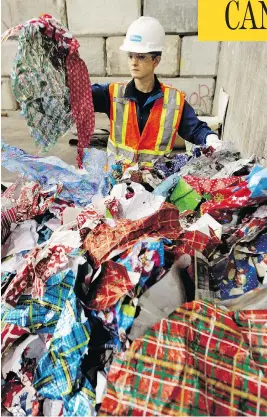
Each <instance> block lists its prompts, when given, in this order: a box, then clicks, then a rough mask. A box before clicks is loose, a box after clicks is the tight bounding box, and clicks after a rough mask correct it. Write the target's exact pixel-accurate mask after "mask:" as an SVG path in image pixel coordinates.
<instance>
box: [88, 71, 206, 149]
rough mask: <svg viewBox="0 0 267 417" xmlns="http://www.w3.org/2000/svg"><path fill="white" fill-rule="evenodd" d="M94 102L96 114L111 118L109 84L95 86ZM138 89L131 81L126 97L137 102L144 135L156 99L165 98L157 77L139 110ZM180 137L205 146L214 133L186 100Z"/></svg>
mask: <svg viewBox="0 0 267 417" xmlns="http://www.w3.org/2000/svg"><path fill="white" fill-rule="evenodd" d="M92 90H93V102H94V110H95V112H100V113H106V114H107V116H108V117H109V116H110V96H109V84H93V86H92ZM136 95H137V94H136V87H135V83H134V80H132V81H130V82H129V83H128V84H127V86H126V90H125V97H127V98H129V99H130V100H133V101H135V102H136V113H137V118H138V125H139V130H140V133H142V131H143V129H144V126H145V124H146V121H147V119H148V117H149V113H150V111H151V109H152V107H153V104H154V102H155V100H156V99H158V98H160V97H163V93H162V90H161V88H160V83H159V80H158V79H157V77H156V76H155V84H154V88H153V90H152V91H151V94H150V95H149V97H148V99H147V100H146V102H145V104H144V105H143V107H142V108H139V106H138V103H137V99H136ZM178 133H179V135H180V136H181V137H182V138H183V139H185V140H187V141H189V142H191V143H194V144H196V145H204V144H205V143H206V137H207V136H208V135H209V134H212V133H214V132H213V131H212V130H211V129H210V128H209V127H208V125H207V123H205V122H201V121H200V120H199V119H198V118H197V116H196V114H195V111H194V109H193V108H192V107H191V106H190V104H189V103H188V102H187V101H186V100H185V103H184V109H183V114H182V118H181V122H180V126H179V129H178Z"/></svg>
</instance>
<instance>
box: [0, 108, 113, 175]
mask: <svg viewBox="0 0 267 417" xmlns="http://www.w3.org/2000/svg"><path fill="white" fill-rule="evenodd" d="M7 114H8V117H1V124H2V126H1V136H2V140H3V141H4V142H5V143H8V144H9V145H12V146H16V147H18V148H20V149H23V150H24V151H25V152H28V153H30V154H32V155H38V156H42V155H44V154H43V153H42V151H41V149H39V148H37V147H36V145H35V142H34V140H33V138H32V137H31V135H30V129H29V127H28V126H27V123H26V121H25V119H24V117H23V116H21V115H20V111H19V110H18V111H8V112H7ZM95 127H96V129H101V128H102V129H109V120H108V117H107V116H106V115H105V114H102V113H97V114H96V125H95ZM73 131H75V127H74V128H73ZM71 138H76V136H75V135H73V133H71V132H69V133H67V134H66V135H65V136H64V137H61V138H60V139H59V140H58V142H57V144H56V145H55V146H54V147H53V148H51V149H50V151H49V152H46V153H45V155H46V156H49V155H54V156H58V157H59V158H61V159H62V160H63V161H65V162H67V163H68V164H72V165H75V166H77V165H76V155H77V152H76V148H74V147H70V146H69V139H71ZM16 177H17V174H16V173H12V172H9V171H8V170H7V169H5V168H3V167H2V168H1V182H2V183H5V182H13V181H14V180H15V178H16Z"/></svg>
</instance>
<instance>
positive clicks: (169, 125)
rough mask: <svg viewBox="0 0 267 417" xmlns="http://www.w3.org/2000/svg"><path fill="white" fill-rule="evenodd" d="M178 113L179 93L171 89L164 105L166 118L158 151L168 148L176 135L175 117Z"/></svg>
mask: <svg viewBox="0 0 267 417" xmlns="http://www.w3.org/2000/svg"><path fill="white" fill-rule="evenodd" d="M179 111H180V92H179V91H177V90H176V89H174V88H171V89H170V91H169V94H168V103H167V105H166V117H165V125H164V131H163V136H162V140H161V143H160V146H159V149H160V150H163V149H165V150H166V149H167V148H170V144H171V143H172V140H171V139H172V137H173V135H174V134H176V126H177V117H178V115H179Z"/></svg>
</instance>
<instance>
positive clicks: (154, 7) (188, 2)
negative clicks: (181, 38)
mask: <svg viewBox="0 0 267 417" xmlns="http://www.w3.org/2000/svg"><path fill="white" fill-rule="evenodd" d="M144 15H145V16H152V17H155V18H156V19H158V20H159V21H160V23H161V24H162V26H163V27H164V30H165V32H166V33H173V32H176V33H179V34H180V33H188V32H190V33H194V32H197V30H198V22H197V0H164V2H163V1H162V0H144Z"/></svg>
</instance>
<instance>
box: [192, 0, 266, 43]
mask: <svg viewBox="0 0 267 417" xmlns="http://www.w3.org/2000/svg"><path fill="white" fill-rule="evenodd" d="M198 39H199V40H200V41H253V42H255V41H266V40H267V0H198Z"/></svg>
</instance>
